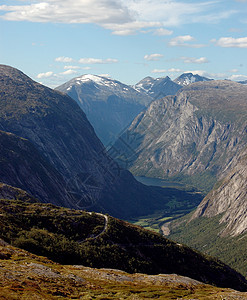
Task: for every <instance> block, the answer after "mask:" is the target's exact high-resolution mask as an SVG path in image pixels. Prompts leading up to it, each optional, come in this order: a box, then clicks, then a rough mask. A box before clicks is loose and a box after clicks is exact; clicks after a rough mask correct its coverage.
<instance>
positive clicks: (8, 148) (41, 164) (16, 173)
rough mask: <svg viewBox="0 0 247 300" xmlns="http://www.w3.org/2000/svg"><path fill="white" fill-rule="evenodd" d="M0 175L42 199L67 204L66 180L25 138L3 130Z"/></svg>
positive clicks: (10, 183)
mask: <svg viewBox="0 0 247 300" xmlns="http://www.w3.org/2000/svg"><path fill="white" fill-rule="evenodd" d="M0 178H1V181H3V182H5V183H7V184H9V185H12V186H15V187H18V188H21V189H23V190H25V191H27V192H28V193H30V194H31V195H32V196H34V197H36V198H38V199H42V201H43V202H52V203H54V204H57V205H61V206H70V205H71V201H72V198H71V195H70V194H69V193H68V192H67V191H66V182H65V180H64V178H63V177H62V176H61V175H60V174H59V173H58V172H57V171H56V169H55V168H54V167H53V166H52V165H51V164H49V163H48V162H47V161H46V160H45V158H44V157H43V156H42V155H41V154H40V153H39V151H37V149H36V148H35V147H34V146H33V144H32V143H30V142H29V141H28V140H26V139H24V138H20V137H18V136H16V135H14V134H11V133H6V132H3V131H0ZM1 190H2V191H3V190H4V189H3V188H2V189H1ZM5 196H6V195H5Z"/></svg>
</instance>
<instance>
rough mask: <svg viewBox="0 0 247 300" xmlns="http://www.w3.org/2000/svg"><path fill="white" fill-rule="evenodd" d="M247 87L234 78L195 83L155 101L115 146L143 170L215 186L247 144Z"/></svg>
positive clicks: (120, 158) (123, 157) (203, 186)
mask: <svg viewBox="0 0 247 300" xmlns="http://www.w3.org/2000/svg"><path fill="white" fill-rule="evenodd" d="M246 128H247V87H246V86H244V85H241V84H239V83H234V82H230V81H205V82H197V83H194V84H190V85H188V86H186V87H184V88H183V89H182V90H180V91H179V92H178V93H177V94H176V96H167V97H165V98H163V99H160V100H157V101H154V102H152V103H151V104H150V106H149V107H148V109H147V111H145V112H143V113H141V114H139V116H137V117H136V119H135V120H134V121H133V122H132V124H131V126H130V127H129V128H128V130H127V131H126V132H125V133H124V134H123V135H122V136H121V137H120V138H119V139H118V141H117V142H116V143H115V144H114V146H113V150H114V151H113V156H114V157H115V158H117V159H118V161H119V162H120V163H122V164H123V165H125V166H126V165H128V166H129V168H130V170H131V171H132V172H134V173H135V174H138V175H143V176H150V177H161V178H166V179H170V180H178V181H182V182H184V183H189V184H192V185H194V186H196V187H199V188H201V189H203V190H204V191H209V190H210V189H211V188H212V187H213V185H214V183H215V182H216V180H217V179H218V178H222V176H224V175H226V173H227V170H229V169H230V168H231V167H233V166H234V162H235V160H234V157H235V156H237V155H238V153H240V152H241V150H242V149H244V147H245V146H246V143H247V137H246Z"/></svg>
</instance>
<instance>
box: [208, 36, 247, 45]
mask: <svg viewBox="0 0 247 300" xmlns="http://www.w3.org/2000/svg"><path fill="white" fill-rule="evenodd" d="M211 42H213V43H215V44H216V45H217V46H220V47H224V48H247V37H242V38H233V37H221V38H220V39H219V40H218V41H217V40H216V39H213V40H211Z"/></svg>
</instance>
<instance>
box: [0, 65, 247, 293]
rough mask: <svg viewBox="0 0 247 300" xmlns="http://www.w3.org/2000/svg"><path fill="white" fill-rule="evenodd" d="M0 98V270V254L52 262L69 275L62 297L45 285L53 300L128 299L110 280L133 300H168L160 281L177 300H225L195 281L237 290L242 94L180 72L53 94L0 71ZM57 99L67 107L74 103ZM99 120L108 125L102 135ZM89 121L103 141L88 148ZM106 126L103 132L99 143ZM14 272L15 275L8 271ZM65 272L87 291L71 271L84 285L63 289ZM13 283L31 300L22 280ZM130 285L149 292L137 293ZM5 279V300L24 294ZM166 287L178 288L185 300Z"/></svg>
mask: <svg viewBox="0 0 247 300" xmlns="http://www.w3.org/2000/svg"><path fill="white" fill-rule="evenodd" d="M75 87H77V88H75ZM168 87H169V88H168ZM0 88H1V94H0V128H1V131H0V226H1V233H0V239H1V244H2V248H1V249H2V250H1V252H0V259H1V261H2V262H3V263H4V264H3V265H4V268H5V267H7V266H8V265H9V267H10V268H12V267H11V265H12V254H10V253H16V254H15V255H17V256H18V255H19V253H22V254H21V255H24V254H23V253H26V254H25V255H24V256H25V257H26V258H27V259H29V258H28V257H29V256H31V257H32V259H33V261H35V260H36V259H37V260H39V258H38V257H40V256H42V257H44V258H42V259H43V262H46V260H50V262H49V264H50V265H52V264H54V263H55V262H56V263H57V265H56V266H57V268H59V269H60V270H63V271H61V272H64V273H63V274H65V273H66V274H68V275H66V276H65V277H66V278H64V277H63V279H62V277H61V276H60V275H59V276H58V277H59V278H60V279H61V280H65V281H64V282H65V283H66V285H67V286H68V289H65V290H66V292H64V293H65V294H66V295H65V294H63V293H62V291H61V288H60V286H59V283H58V282H57V283H55V285H52V289H53V288H54V289H55V290H57V291H58V293H61V295H62V297H67V296H68V295H71V294H70V293H72V294H73V293H74V292H72V290H74V288H75V286H77V287H79V286H80V288H79V289H80V293H81V295H85V296H88V297H91V295H93V297H96V298H97V297H98V296H99V295H103V294H106V295H110V297H112V298H114V297H115V296H116V295H125V294H126V293H127V294H128V293H129V292H126V291H127V290H128V289H129V286H128V284H126V282H124V284H123V285H122V286H121V289H116V287H115V285H114V283H113V281H114V280H115V279H113V278H116V277H121V276H123V277H124V278H125V280H124V281H127V282H128V281H131V282H134V286H135V287H136V290H135V291H136V292H135V291H134V292H133V291H132V292H130V294H128V295H129V296H133V295H134V294H135V293H139V294H141V295H143V296H142V297H143V298H145V297H146V296H145V295H147V298H148V297H149V296H148V295H152V296H154V295H155V294H156V295H159V297H161V298H162V297H170V296H171V294H170V293H171V289H170V286H169V285H168V286H167V281H169V282H172V285H171V286H172V287H174V288H175V292H174V295H175V296H174V297H177V296H178V295H181V297H185V298H184V299H186V297H188V299H189V297H190V296H192V295H194V296H197V297H198V299H206V298H203V297H204V296H205V297H208V295H209V294H207V293H209V291H208V290H207V289H208V288H209V289H211V288H212V290H211V293H212V294H213V293H216V294H215V297H216V298H215V299H217V297H218V296H219V295H224V293H225V292H226V293H228V292H227V291H223V290H221V292H223V294H219V292H218V291H216V290H215V288H213V287H209V286H208V284H210V285H214V286H218V287H221V288H232V289H235V290H238V291H247V281H246V278H245V277H244V276H246V274H247V273H246V255H245V250H244V249H245V246H246V230H247V229H246V228H247V226H246V224H247V223H246V220H247V219H246V203H245V202H246V201H245V199H246V192H245V187H246V180H247V176H246V171H245V170H246V150H245V148H246V147H247V145H246V136H245V132H246V129H245V128H246V127H247V125H246V124H247V118H246V113H245V109H246V105H247V101H246V91H247V89H246V88H247V87H246V86H244V85H243V84H240V83H234V82H228V81H214V80H208V79H207V78H204V77H200V76H199V77H198V76H194V75H193V74H190V73H189V74H187V75H186V74H183V75H181V76H180V77H179V78H178V79H177V81H176V80H174V81H172V80H171V79H170V78H169V77H165V78H157V79H154V78H151V77H148V78H144V79H143V80H142V81H140V82H139V83H138V84H136V85H135V86H132V87H130V86H126V85H123V84H122V83H121V82H118V81H114V80H111V79H107V78H106V77H100V76H94V75H83V76H81V77H77V78H75V79H74V80H72V81H70V82H68V83H66V84H65V85H64V86H63V87H60V88H59V89H60V91H58V90H59V89H58V90H52V89H49V88H47V87H45V86H43V85H41V84H39V83H37V82H35V81H33V80H32V79H31V78H29V77H28V76H26V75H25V74H23V73H22V72H21V71H19V70H17V69H15V68H12V67H9V66H5V65H0ZM65 91H67V92H70V91H73V93H74V94H73V95H77V96H78V95H79V96H80V97H79V98H78V99H77V100H76V99H74V100H73V99H72V98H70V96H68V95H65V94H64V92H65ZM236 94H237V95H238V97H237V99H236ZM90 95H91V96H92V97H93V98H91V100H90V99H89V98H90V97H89V96H90ZM71 96H72V95H71ZM82 96H83V97H84V96H85V97H84V98H83V97H82ZM160 96H162V97H164V98H161V99H159V97H160ZM88 97H89V98H88ZM124 97H125V98H124ZM156 97H157V99H155V98H156ZM120 98H121V100H120ZM90 101H91V102H90ZM223 102H224V105H223ZM85 103H87V109H88V110H86V109H85V110H86V114H85V113H84V112H83V110H82V108H85V107H84V105H86V104H85ZM126 103H127V106H128V109H130V110H131V111H132V112H133V115H131V114H129V113H128V112H127V113H126V116H127V117H128V118H129V119H128V120H127V119H126V118H125V117H124V118H125V119H124V118H123V119H121V118H120V117H119V116H120V115H118V117H117V118H116V119H114V117H116V114H115V112H116V111H117V110H121V109H123V107H124V106H123V104H124V105H126ZM237 104H238V105H237ZM93 105H96V106H93ZM102 105H103V106H104V109H102V107H103V106H102ZM112 105H113V106H112ZM127 106H126V107H127ZM96 107H97V109H96ZM134 107H136V110H135V108H134ZM222 107H224V109H222ZM89 112H90V113H91V112H93V114H94V116H92V115H91V117H90V114H89ZM106 112H107V113H109V114H110V115H111V116H113V118H110V117H109V116H110V115H109V116H108V115H107V114H106ZM233 112H234V114H232V113H233ZM101 114H103V115H105V117H106V119H107V120H108V121H109V124H110V125H109V124H108V125H109V126H108V125H106V126H105V127H104V126H103V125H102V124H104V122H105V121H104V119H102V118H101V116H100V115H101ZM136 115H137V116H136ZM90 118H95V120H101V122H102V123H99V124H98V125H97V126H99V128H101V129H103V130H105V132H108V133H109V135H108V136H107V135H105V137H106V140H104V138H102V141H100V139H99V138H98V137H97V135H96V133H98V130H97V128H96V125H95V128H94V126H92V125H91V124H90V122H89V120H90ZM88 119H89V120H88ZM133 119H134V120H133ZM91 120H92V119H91ZM132 120H133V122H132V123H131V121H132ZM114 122H117V123H114ZM128 122H129V123H131V124H130V126H129V127H128ZM92 123H93V122H92ZM114 124H115V125H114ZM116 124H118V125H116ZM123 126H125V127H127V129H126V130H123V131H122V133H121V135H120V136H119V137H118V139H117V140H114V139H113V142H110V143H109V144H108V146H107V148H105V147H104V145H103V143H105V144H106V143H108V142H109V140H107V139H109V137H110V135H111V136H112V137H113V136H115V137H116V135H117V134H118V133H119V130H120V129H121V130H122V129H123ZM110 128H114V129H115V130H116V131H115V132H114V133H111V129H110ZM102 142H103V143H102ZM127 169H129V170H130V171H131V172H132V173H133V174H134V175H136V176H133V175H132V173H131V172H130V171H128V170H127ZM217 181H218V182H217ZM216 182H217V184H216V185H214V184H215V183H216ZM213 186H214V188H213V189H212V187H213ZM123 220H125V221H123ZM162 235H163V236H162ZM164 235H165V236H166V235H168V236H169V238H171V239H172V240H174V242H173V241H172V240H170V239H167V238H166V237H164ZM184 244H185V245H184ZM186 245H188V246H190V247H192V248H194V249H196V250H192V248H189V247H188V246H186ZM18 249H19V250H18ZM20 249H24V250H25V251H28V252H23V251H24V250H20ZM222 249H223V250H224V251H223V252H222V251H221V250H222ZM198 251H201V252H198ZM31 253H32V254H31ZM15 255H13V260H15V258H14V257H15ZM37 255H38V256H37ZM209 255H213V256H216V257H217V259H215V258H213V257H211V256H209ZM219 258H220V259H222V261H223V262H222V261H220V260H219ZM5 261H6V262H5ZM5 263H6V264H5ZM226 263H227V264H229V266H228V265H226ZM28 264H29V262H28ZM35 264H38V267H37V268H38V269H39V270H41V271H39V272H41V273H42V272H43V271H44V272H45V273H46V274H53V273H54V272H53V270H50V269H49V270H48V269H47V267H44V266H40V265H39V263H36V262H32V263H31V265H30V266H31V269H32V270H34V273H35V272H38V271H37V270H36V269H37V268H36V267H35V266H37V265H35ZM1 266H2V264H1ZM18 268H20V269H19V270H24V269H25V268H24V267H23V265H21V264H20V265H18ZM52 268H53V267H52ZM77 268H78V270H79V269H80V272H82V270H83V272H84V271H85V272H86V273H87V274H92V276H94V277H95V278H94V281H93V283H92V281H91V279H90V280H89V281H90V282H91V283H90V282H89V281H87V280H88V278H89V277H90V276H91V275H90V276H89V277H87V276H86V277H85V274H84V273H83V274H84V275H83V276H84V277H85V278H86V279H85V278H84V277H83V278H84V279H80V280H79V279H78V281H77V280H75V281H74V283H75V282H76V283H75V285H73V284H74V283H73V284H72V282H71V281H70V280H67V276H72V277H73V278H77V277H76V276H79V275H75V273H76V274H78V273H77V272H74V271H75V269H77ZM89 268H93V269H89ZM232 268H234V269H236V270H237V272H236V271H235V270H234V269H232ZM1 270H2V271H3V269H1ZM1 270H0V271H1ZM35 270H36V271H35ZM42 270H43V271H42ZM92 270H94V271H92ZM104 270H110V271H107V272H108V273H104ZM4 272H5V274H7V273H6V272H7V271H6V270H4ZM18 272H19V271H18ZM21 272H22V273H21ZM25 272H26V271H25ZM25 272H24V273H25ZM59 272H60V271H59ZM123 272H127V273H123ZM238 272H239V273H238ZM136 273H142V274H146V275H141V276H144V277H145V279H144V277H141V279H140V275H138V274H136ZM20 274H23V271H20ZM30 274H31V275H27V276H29V277H30V276H31V277H32V276H34V275H33V273H32V271H31V273H30ZM42 274H44V273H42ZM69 274H70V275H69ZM71 274H72V275H71ZM80 274H81V273H80ZM109 274H110V275H109ZM123 274H124V275H123ZM158 274H167V275H158ZM169 274H177V275H169ZM0 275H1V272H0ZM11 276H12V275H11ZM52 276H53V275H52ZM80 276H82V275H80ZM102 276H103V277H102ZM105 276H108V277H107V278H108V279H109V281H107V284H109V286H111V287H113V290H114V291H115V290H116V292H112V293H111V294H109V293H110V291H109V290H108V288H104V292H103V291H102V292H101V294H100V293H98V292H94V291H95V290H97V288H96V289H95V287H94V284H96V283H97V284H98V285H99V286H100V285H101V282H103V283H104V282H105ZM148 276H154V277H148ZM155 276H156V277H155ZM174 276H175V279H174ZM181 276H186V277H189V278H188V279H183V278H184V277H181ZM48 277H49V275H48ZM58 277H56V276H55V277H54V276H53V278H58ZM72 277H69V278H72ZM1 278H2V281H4V276H3V277H1ZM14 278H15V277H14ZM90 278H91V277H90ZM151 278H152V279H151ZM164 278H166V279H164ZM108 279H107V280H108ZM25 280H26V282H28V284H27V286H29V287H30V288H31V290H33V291H35V293H36V287H34V286H32V285H31V283H30V281H29V279H28V277H25ZM39 280H40V281H39V284H40V285H39V290H42V293H43V294H42V295H46V294H45V293H46V289H47V288H48V286H49V285H50V284H51V283H50V282H49V283H46V284H45V285H43V284H44V281H45V279H44V278H41V277H40V279H39ZM143 280H144V281H145V283H147V282H148V286H146V287H145V289H144V286H143ZM149 280H151V281H152V282H157V286H159V288H160V287H161V286H163V282H166V287H167V289H165V291H163V292H162V293H160V294H159V293H158V292H157V290H156V288H154V289H153V290H152V291H151V290H150V289H149V282H150V281H149ZM174 280H175V281H174ZM194 280H196V281H199V282H203V284H204V285H203V284H202V283H198V286H200V288H199V290H197V288H196V287H193V292H192V291H189V290H190V289H189V288H188V285H190V284H195V286H196V285H197V283H195V281H194ZM17 281H18V280H17V279H14V280H13V281H12V284H13V286H16V288H13V286H12V285H7V284H6V282H5V283H4V289H5V291H8V293H10V295H11V297H12V296H13V297H15V293H17V294H18V293H19V294H20V293H22V294H23V297H26V294H25V293H28V291H27V290H26V288H25V287H24V286H25V285H24V284H21V285H19V286H18V285H15V284H16V282H17ZM85 281H86V282H87V284H86V286H87V287H93V288H92V290H90V291H89V292H88V291H86V290H85V285H84V284H81V283H82V282H85ZM161 282H162V283H161ZM177 282H184V285H183V288H182V290H186V291H187V292H186V293H184V292H181V290H179V289H180V288H179V286H177ZM181 284H182V283H181ZM206 285H207V286H206ZM31 286H32V287H31ZM55 286H57V288H55ZM100 289H101V290H102V287H100ZM143 289H144V290H143ZM137 290H138V291H139V292H137ZM140 290H142V292H140ZM206 290H207V291H206ZM194 291H195V292H194ZM204 291H205V293H206V294H205V295H204ZM1 292H2V291H1V287H0V293H1ZM157 293H158V294H157ZM200 293H202V294H200ZM233 293H235V292H233ZM236 293H237V292H236ZM0 295H1V294H0ZM54 295H55V294H54ZM42 297H43V296H42ZM44 297H45V296H44ZM116 297H117V296H116ZM123 297H125V296H123ZM126 297H127V296H126ZM200 297H201V298H200ZM209 297H210V296H209ZM240 297H241V296H240ZM10 299H11V298H10ZM23 299H25V298H23ZM41 299H42V298H41ZM51 299H52V298H51ZM140 299H142V298H140ZM164 299H165V298H164ZM209 299H210V298H209ZM212 299H213V298H212ZM240 299H241V298H240Z"/></svg>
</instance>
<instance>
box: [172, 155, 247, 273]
mask: <svg viewBox="0 0 247 300" xmlns="http://www.w3.org/2000/svg"><path fill="white" fill-rule="evenodd" d="M246 169H247V158H246V150H244V151H243V152H242V153H241V155H240V158H239V160H238V161H237V164H236V166H235V168H234V169H233V170H232V171H231V172H229V174H228V175H227V176H226V177H225V178H224V179H223V180H222V181H221V182H219V183H218V184H217V185H216V186H215V188H214V189H213V190H212V191H211V192H210V193H209V194H208V195H207V196H206V197H205V198H204V199H203V201H202V202H201V203H200V205H199V206H198V208H197V209H196V210H195V212H193V213H191V214H190V215H189V216H186V217H185V218H184V221H183V222H182V220H177V221H175V222H172V223H171V224H170V226H169V227H170V230H171V235H170V236H171V237H172V238H173V239H176V240H178V241H180V242H183V243H186V244H187V245H189V246H191V247H194V248H196V249H198V250H200V251H204V252H206V253H208V254H210V255H214V256H217V257H219V258H220V259H222V260H223V261H224V262H225V263H227V264H229V265H231V266H232V267H234V268H236V269H238V270H239V271H241V272H242V274H244V275H246V274H247V267H246V259H247V254H246V246H247V215H246V211H247V203H246V197H247V195H246V183H247V173H246Z"/></svg>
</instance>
